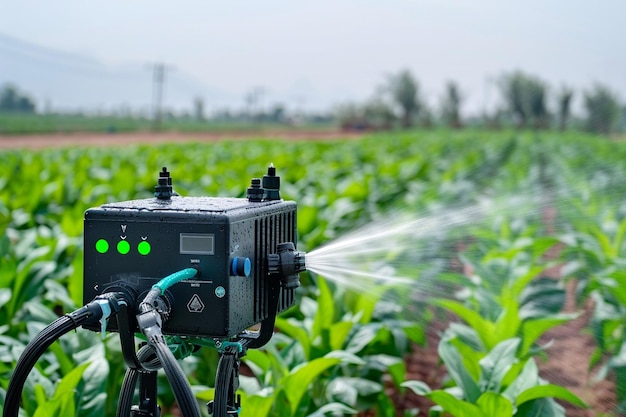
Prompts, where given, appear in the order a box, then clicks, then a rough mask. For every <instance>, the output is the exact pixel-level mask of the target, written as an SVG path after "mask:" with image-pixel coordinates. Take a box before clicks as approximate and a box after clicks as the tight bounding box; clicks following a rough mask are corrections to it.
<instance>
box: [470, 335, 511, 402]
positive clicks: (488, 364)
mask: <svg viewBox="0 0 626 417" xmlns="http://www.w3.org/2000/svg"><path fill="white" fill-rule="evenodd" d="M519 344H520V339H518V338H513V339H509V340H505V341H503V342H500V343H498V345H496V347H495V348H493V350H492V351H491V352H489V354H488V355H487V356H485V357H484V358H482V359H481V360H480V362H479V364H480V368H481V370H482V375H481V378H480V381H479V387H480V390H481V391H482V392H485V391H494V392H500V386H501V384H502V379H503V378H504V376H505V375H506V373H507V372H508V371H509V369H511V366H512V365H513V364H514V363H515V362H516V361H517V357H516V356H515V352H516V351H517V347H518V346H519Z"/></svg>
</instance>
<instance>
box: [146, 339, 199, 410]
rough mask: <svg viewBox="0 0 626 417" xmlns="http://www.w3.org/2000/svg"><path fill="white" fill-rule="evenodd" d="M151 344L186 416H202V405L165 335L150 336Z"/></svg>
mask: <svg viewBox="0 0 626 417" xmlns="http://www.w3.org/2000/svg"><path fill="white" fill-rule="evenodd" d="M149 342H150V345H152V346H153V347H154V350H155V352H156V355H157V357H158V358H159V361H160V362H161V365H162V366H163V370H164V371H165V376H166V377H167V380H168V381H169V383H170V386H171V387H172V391H174V396H175V397H176V402H178V407H179V408H180V411H181V414H182V415H183V416H184V417H200V416H201V414H200V407H199V406H198V402H197V401H196V398H195V397H194V395H193V392H191V387H190V386H189V382H188V381H187V377H186V375H185V373H184V372H183V370H182V368H181V367H180V365H179V364H178V362H177V361H176V358H175V357H174V354H173V353H172V352H171V351H170V348H169V346H167V343H166V342H165V338H164V337H163V335H159V334H155V335H152V336H150V339H149Z"/></svg>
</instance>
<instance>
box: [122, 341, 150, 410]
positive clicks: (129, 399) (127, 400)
mask: <svg viewBox="0 0 626 417" xmlns="http://www.w3.org/2000/svg"><path fill="white" fill-rule="evenodd" d="M137 358H138V360H139V362H140V364H141V367H142V368H143V371H140V370H138V369H137V368H128V369H127V370H126V373H125V374H124V381H123V382H122V389H121V390H120V397H119V399H118V403H117V412H116V414H115V415H116V417H129V416H130V415H131V414H130V412H131V407H132V406H133V398H134V395H135V388H136V387H137V381H138V379H139V374H140V373H141V372H156V371H158V370H159V369H161V362H160V361H159V359H158V358H157V357H156V356H155V353H154V348H153V347H152V346H150V345H145V346H142V347H141V349H139V351H138V352H137ZM155 400H156V399H155Z"/></svg>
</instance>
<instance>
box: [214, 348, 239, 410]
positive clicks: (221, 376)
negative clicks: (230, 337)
mask: <svg viewBox="0 0 626 417" xmlns="http://www.w3.org/2000/svg"><path fill="white" fill-rule="evenodd" d="M235 360H236V359H235V355H233V354H223V355H222V356H221V357H220V361H219V363H218V365H217V377H216V380H215V398H214V399H213V417H227V416H228V411H229V410H228V400H229V398H231V396H233V395H234V393H233V386H232V382H233V372H235Z"/></svg>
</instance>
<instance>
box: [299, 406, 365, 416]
mask: <svg viewBox="0 0 626 417" xmlns="http://www.w3.org/2000/svg"><path fill="white" fill-rule="evenodd" d="M357 413H358V411H357V410H355V409H354V408H351V407H348V406H347V405H345V404H341V403H330V404H325V405H324V406H322V407H321V408H320V409H319V410H317V411H315V412H314V413H312V414H309V415H308V417H324V416H327V415H331V416H336V415H346V414H350V415H354V414H357Z"/></svg>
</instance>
